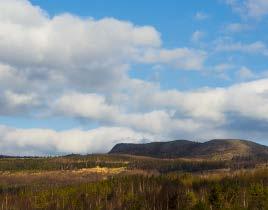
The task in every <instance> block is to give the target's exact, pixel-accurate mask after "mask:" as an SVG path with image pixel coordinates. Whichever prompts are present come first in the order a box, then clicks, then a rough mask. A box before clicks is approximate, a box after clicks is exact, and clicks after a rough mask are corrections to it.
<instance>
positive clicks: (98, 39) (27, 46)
mask: <svg viewBox="0 0 268 210" xmlns="http://www.w3.org/2000/svg"><path fill="white" fill-rule="evenodd" d="M196 18H197V19H199V20H204V19H206V18H207V15H206V14H203V13H197V14H196ZM0 27H1V30H0V107H1V110H0V116H4V115H8V116H15V117H16V116H18V115H27V117H33V116H34V115H35V114H39V115H40V114H41V113H42V114H44V113H45V114H44V115H46V116H45V117H48V118H49V117H51V116H52V115H60V116H61V117H63V118H79V119H81V118H83V120H85V121H86V122H88V123H89V124H90V123H91V122H94V123H97V124H98V126H100V127H98V128H94V129H92V130H82V129H73V130H66V131H55V130H52V129H19V128H11V127H6V126H0V147H1V148H3V151H6V153H7V154H21V155H27V154H39V155H43V154H61V153H71V152H74V153H93V152H106V151H108V150H109V149H110V148H111V147H112V146H113V145H114V144H115V143H118V142H126V141H132V142H140V141H141V140H142V139H144V138H146V139H150V140H159V139H165V140H168V139H173V138H178V137H180V138H190V139H192V138H194V137H196V139H200V138H201V139H205V138H207V139H209V138H217V137H221V138H223V137H230V135H229V134H230V132H227V131H226V127H228V126H229V125H230V123H233V124H234V123H235V122H236V120H237V121H239V119H241V118H246V119H249V118H250V119H252V120H255V121H261V120H262V121H263V122H266V121H267V120H268V113H267V110H268V107H267V106H266V104H268V103H267V102H268V98H267V95H268V94H267V91H268V86H267V84H268V81H267V79H263V80H256V81H252V82H244V83H240V84H237V85H232V86H230V87H225V88H201V89H196V90H191V91H179V90H162V89H161V87H160V86H161V85H160V84H158V83H153V82H148V81H145V80H141V79H134V78H131V77H130V76H129V71H130V69H132V67H133V66H135V67H136V66H139V65H140V64H143V65H144V64H146V65H150V66H153V65H155V66H157V65H161V66H166V67H168V68H169V69H176V70H203V69H204V63H206V60H207V57H208V54H207V52H205V51H204V50H199V49H194V48H189V47H180V48H171V49H170V48H165V47H164V45H163V43H162V39H161V34H160V33H159V32H158V31H157V30H156V29H155V28H154V27H152V26H138V25H135V24H133V23H132V22H129V21H122V20H118V19H115V18H102V19H98V20H96V19H93V18H90V17H88V18H81V17H78V16H75V15H72V14H68V13H64V14H58V15H55V16H49V15H48V14H47V13H46V11H44V10H42V9H41V8H39V7H37V6H33V5H32V4H31V3H30V1H27V0H2V1H0ZM200 38H202V36H201V34H200V33H198V31H197V33H196V34H194V37H193V40H194V41H198V40H200ZM216 46H217V47H216V50H218V51H228V52H229V51H239V52H245V53H258V54H263V55H268V53H267V52H268V51H267V48H266V45H265V44H264V43H262V42H254V43H251V44H242V43H235V42H224V41H222V42H217V43H216ZM229 67H230V65H226V64H225V65H221V66H218V67H216V71H224V70H225V69H226V68H229ZM217 68H218V70H217ZM240 76H242V77H247V78H249V76H251V75H250V72H249V70H246V69H241V70H240ZM232 115H235V117H233V118H231V119H230V116H232ZM233 133H234V134H235V132H233ZM235 135H237V136H239V135H240V134H235Z"/></svg>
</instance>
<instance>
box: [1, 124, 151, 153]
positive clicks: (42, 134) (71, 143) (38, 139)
mask: <svg viewBox="0 0 268 210" xmlns="http://www.w3.org/2000/svg"><path fill="white" fill-rule="evenodd" d="M152 138H153V136H152V135H149V134H146V133H139V132H135V131H133V130H131V129H129V128H124V127H99V128H96V129H92V130H87V131H86V130H81V129H73V130H67V131H55V130H50V129H17V128H11V127H6V126H1V125H0V147H1V151H2V152H4V154H6V155H51V154H52V155H55V154H62V153H65V154H69V153H80V154H81V153H83V154H86V153H103V152H108V151H109V150H110V149H111V148H112V147H113V146H114V145H115V144H116V143H121V142H140V141H142V140H143V139H152Z"/></svg>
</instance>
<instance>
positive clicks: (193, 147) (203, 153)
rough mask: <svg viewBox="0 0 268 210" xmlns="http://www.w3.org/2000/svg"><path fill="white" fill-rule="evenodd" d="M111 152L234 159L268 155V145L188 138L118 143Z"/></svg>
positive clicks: (152, 155) (170, 156)
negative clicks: (202, 140) (201, 140)
mask: <svg viewBox="0 0 268 210" xmlns="http://www.w3.org/2000/svg"><path fill="white" fill-rule="evenodd" d="M109 153H110V154H128V155H138V156H150V157H159V158H213V159H232V158H233V157H237V156H243V157H244V156H251V157H262V156H265V157H268V147H267V146H264V145H260V144H257V143H255V142H252V141H247V140H240V139H214V140H211V141H207V142H204V143H200V142H193V141H188V140H176V141H170V142H152V143H147V144H124V143H121V144H117V145H115V146H114V147H113V149H112V150H111V151H110V152H109Z"/></svg>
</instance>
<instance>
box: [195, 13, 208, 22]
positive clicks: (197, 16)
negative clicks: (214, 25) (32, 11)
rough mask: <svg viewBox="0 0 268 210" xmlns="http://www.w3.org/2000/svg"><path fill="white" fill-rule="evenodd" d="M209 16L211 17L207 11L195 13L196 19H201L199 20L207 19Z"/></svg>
mask: <svg viewBox="0 0 268 210" xmlns="http://www.w3.org/2000/svg"><path fill="white" fill-rule="evenodd" d="M208 18H209V15H208V14H206V13H203V12H197V13H196V14H195V19H196V20H199V21H201V20H206V19H208Z"/></svg>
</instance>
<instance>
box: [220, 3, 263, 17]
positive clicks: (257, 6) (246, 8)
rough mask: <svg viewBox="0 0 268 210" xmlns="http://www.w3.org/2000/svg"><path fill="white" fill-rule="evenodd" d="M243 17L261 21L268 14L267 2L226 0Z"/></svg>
mask: <svg viewBox="0 0 268 210" xmlns="http://www.w3.org/2000/svg"><path fill="white" fill-rule="evenodd" d="M225 1H226V3H227V4H229V5H230V6H231V7H232V8H233V10H234V11H235V12H237V13H239V14H240V15H241V16H242V17H249V18H255V19H260V18H262V17H264V16H266V15H267V14H268V2H267V1H266V0H225Z"/></svg>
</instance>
